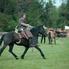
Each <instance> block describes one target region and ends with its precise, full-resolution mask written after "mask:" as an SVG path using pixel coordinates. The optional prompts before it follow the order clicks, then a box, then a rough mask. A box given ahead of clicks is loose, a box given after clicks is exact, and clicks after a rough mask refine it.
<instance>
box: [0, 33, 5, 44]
mask: <svg viewBox="0 0 69 69" xmlns="http://www.w3.org/2000/svg"><path fill="white" fill-rule="evenodd" d="M4 35H5V34H4ZM4 35H2V37H1V39H0V45H1V44H2V41H3V40H4Z"/></svg>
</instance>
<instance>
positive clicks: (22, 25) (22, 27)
mask: <svg viewBox="0 0 69 69" xmlns="http://www.w3.org/2000/svg"><path fill="white" fill-rule="evenodd" d="M25 18H26V16H25V14H22V18H20V20H19V26H20V30H19V31H20V32H21V35H22V36H23V37H25V38H26V39H27V40H29V46H30V47H32V46H34V45H33V44H32V40H31V38H32V37H33V36H32V34H31V33H30V32H29V31H28V29H27V27H29V24H26V21H25Z"/></svg>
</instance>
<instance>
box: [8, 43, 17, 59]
mask: <svg viewBox="0 0 69 69" xmlns="http://www.w3.org/2000/svg"><path fill="white" fill-rule="evenodd" d="M13 46H14V44H10V45H9V52H10V53H11V54H12V55H13V56H14V57H15V58H16V59H18V57H17V55H15V54H14V53H13V52H12V49H13Z"/></svg>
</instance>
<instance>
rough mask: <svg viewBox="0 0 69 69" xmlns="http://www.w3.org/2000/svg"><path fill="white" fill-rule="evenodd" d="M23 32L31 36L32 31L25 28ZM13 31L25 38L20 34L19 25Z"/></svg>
mask: <svg viewBox="0 0 69 69" xmlns="http://www.w3.org/2000/svg"><path fill="white" fill-rule="evenodd" d="M24 32H25V34H26V35H27V36H28V38H30V37H33V35H32V33H31V32H30V31H28V30H27V29H25V30H24ZM15 33H18V34H19V37H20V38H25V37H24V36H23V35H21V32H20V27H17V28H15Z"/></svg>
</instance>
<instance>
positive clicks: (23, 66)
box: [0, 38, 69, 69]
mask: <svg viewBox="0 0 69 69" xmlns="http://www.w3.org/2000/svg"><path fill="white" fill-rule="evenodd" d="M56 43H57V44H56V45H55V44H54V43H53V45H49V44H48V40H47V42H46V43H45V44H44V43H43V44H41V43H40V38H39V44H40V46H39V47H40V48H41V50H42V51H43V53H44V54H45V56H46V59H43V58H42V57H41V55H40V53H39V51H38V50H36V49H35V48H34V52H32V48H30V49H29V50H28V52H27V54H26V55H25V58H24V59H21V55H22V54H23V51H24V49H25V48H24V47H19V46H16V45H15V46H14V49H13V52H14V53H15V54H17V55H18V57H19V60H16V59H15V58H14V57H13V56H12V55H11V54H10V53H9V52H8V50H9V47H7V48H6V49H5V50H4V52H3V53H2V56H1V57H0V69H69V38H64V39H63V41H62V38H59V39H57V41H56Z"/></svg>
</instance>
